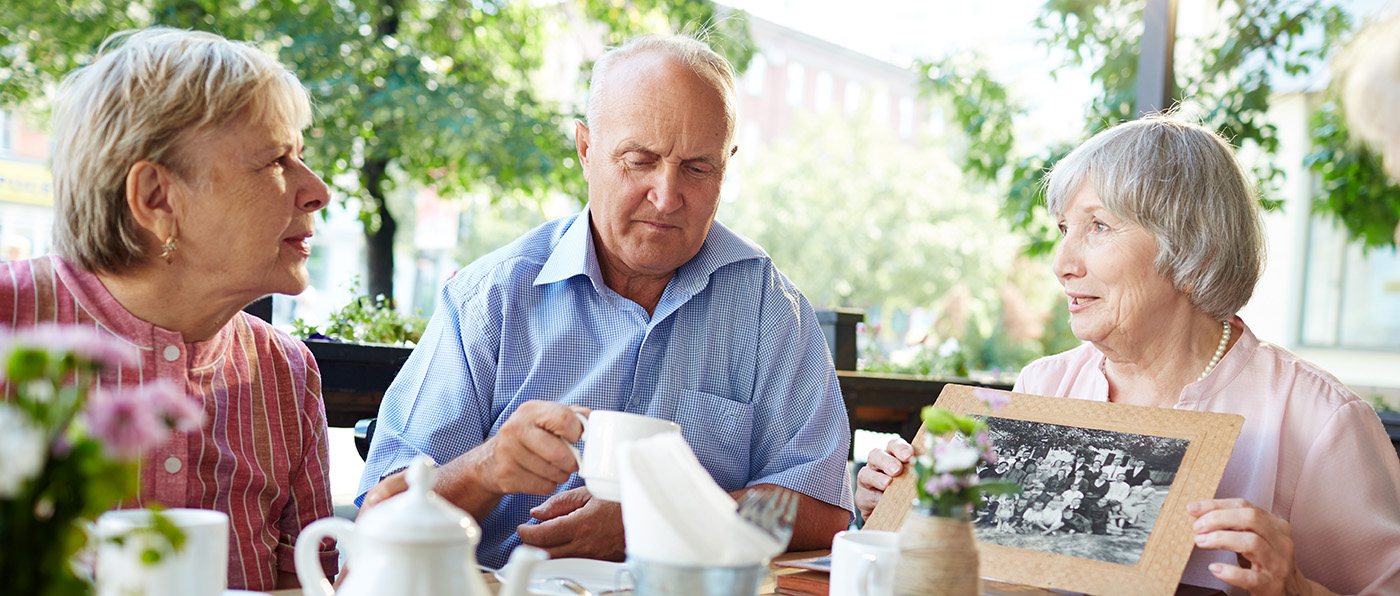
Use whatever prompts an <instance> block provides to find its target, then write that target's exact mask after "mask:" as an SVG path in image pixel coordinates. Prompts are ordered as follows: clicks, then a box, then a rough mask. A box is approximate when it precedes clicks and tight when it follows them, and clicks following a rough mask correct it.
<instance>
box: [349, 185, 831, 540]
mask: <svg viewBox="0 0 1400 596" xmlns="http://www.w3.org/2000/svg"><path fill="white" fill-rule="evenodd" d="M588 213H589V212H588V210H587V209H584V210H583V211H582V212H581V213H580V214H578V215H574V216H570V217H565V218H562V219H559V220H555V221H552V222H549V223H546V224H544V225H542V226H540V227H539V228H536V229H535V230H533V231H531V232H529V233H527V234H526V235H524V236H522V237H521V238H519V239H517V240H516V241H515V242H512V243H511V244H509V245H507V246H505V247H503V248H501V249H499V250H497V251H495V252H493V253H491V254H489V255H487V256H485V257H482V258H481V259H479V260H477V261H476V262H474V263H472V264H471V265H468V266H467V267H465V268H463V269H462V270H461V271H459V272H458V273H457V274H456V275H455V276H454V277H453V278H452V279H451V280H449V281H448V282H447V284H446V285H445V286H444V287H443V289H442V294H441V296H440V298H439V303H438V306H437V310H436V312H435V313H433V317H432V320H431V321H430V322H429V323H428V328H427V331H426V332H425V333H424V334H423V339H422V342H420V343H419V344H418V347H417V349H415V350H414V351H413V355H412V356H411V357H409V359H408V362H407V363H406V364H405V365H404V367H403V370H402V371H400V372H399V375H398V377H397V378H395V379H394V382H393V384H392V385H390V387H389V390H388V391H387V392H386V393H385V394H384V401H383V403H382V404H381V405H380V409H379V422H378V427H377V428H376V430H375V434H374V444H373V446H372V447H371V448H370V452H369V458H368V461H366V462H365V472H364V477H363V478H361V479H360V489H359V496H358V497H356V501H355V502H356V503H360V502H361V501H363V499H364V494H365V492H366V491H368V490H369V489H370V488H371V487H372V486H373V485H374V484H375V483H376V482H378V481H379V479H380V478H382V477H383V476H385V475H387V474H389V473H392V472H394V471H396V470H399V469H402V468H404V467H405V466H407V465H408V463H409V461H410V460H412V459H413V457H414V456H416V455H417V454H419V453H426V454H428V455H431V456H432V457H433V459H434V460H436V461H438V462H447V461H450V460H452V459H453V458H456V457H457V456H459V455H462V454H463V453H465V452H466V451H468V450H470V449H472V448H474V447H476V446H477V445H480V444H481V443H482V442H483V441H485V440H486V439H487V438H489V437H491V436H493V435H495V434H496V433H497V432H498V431H499V430H500V428H501V425H502V424H504V423H505V421H506V419H507V418H508V417H509V416H510V415H511V413H512V412H515V410H516V408H518V407H520V405H521V404H522V403H524V402H525V401H526V400H531V399H548V400H556V401H559V402H562V403H566V404H578V405H582V406H587V407H589V408H593V409H598V410H620V411H627V412H635V413H638V414H645V415H647V416H653V417H657V418H665V419H667V420H672V421H675V422H676V423H677V424H679V425H680V426H681V432H682V433H683V435H684V436H685V439H686V441H687V442H689V443H690V446H691V448H692V449H694V451H695V455H696V456H697V457H699V459H700V462H701V463H702V464H703V465H704V466H705V469H707V470H709V472H710V474H711V475H713V476H714V479H715V481H716V482H717V483H719V485H720V486H721V487H722V488H724V490H726V491H734V490H739V489H741V488H744V487H748V486H752V485H755V484H764V483H766V484H776V485H780V486H784V487H787V488H790V489H793V490H797V491H800V492H802V493H805V494H807V495H809V496H812V497H814V498H817V499H820V500H822V501H825V502H827V503H831V504H834V505H838V506H840V507H844V508H845V509H847V510H848V511H849V510H852V500H851V486H850V483H849V482H848V480H847V476H846V459H847V454H848V451H849V449H850V428H849V425H848V423H847V419H846V411H845V407H844V405H843V402H842V399H841V390H840V386H839V385H838V384H837V380H836V372H835V370H834V369H833V367H832V364H831V355H830V353H829V352H828V351H827V347H826V342H825V340H824V339H823V336H822V332H821V329H820V327H819V325H818V324H817V319H816V316H815V314H814V313H813V311H812V306H811V305H810V304H808V302H807V300H806V298H804V297H803V296H802V294H801V293H799V292H798V290H797V288H796V287H795V286H794V285H793V284H792V282H790V281H788V279H787V278H786V277H784V276H783V274H782V273H780V272H778V270H777V269H776V268H775V267H774V266H773V262H772V260H770V259H769V258H768V255H767V254H766V253H764V252H763V250H762V249H761V248H759V247H758V246H757V245H755V244H753V243H752V242H751V241H749V240H748V239H746V238H744V237H742V236H740V235H738V234H736V233H734V232H732V231H730V230H729V229H728V228H726V227H724V226H723V225H722V224H720V223H719V222H715V223H714V224H713V225H712V226H711V228H710V231H709V235H708V236H707V237H706V239H705V244H704V246H703V247H702V248H701V249H700V252H699V254H697V255H696V256H695V257H694V258H693V259H691V260H690V261H689V262H687V263H686V264H685V265H682V266H681V267H680V268H679V269H677V270H676V274H675V275H674V276H673V277H672V278H671V281H670V283H669V284H667V286H666V289H665V291H664V293H663V294H662V296H661V301H660V303H659V304H657V307H656V310H655V314H654V315H653V316H648V315H647V312H646V310H645V309H643V308H642V307H641V306H639V305H638V304H636V303H634V302H632V301H630V300H627V299H624V298H622V297H621V296H619V295H618V294H617V293H615V292H613V291H612V290H611V289H609V288H608V287H607V286H606V285H604V283H603V275H602V272H601V271H600V269H599V268H598V259H597V253H596V252H595V249H594V246H593V239H592V234H590V233H589V217H588ZM582 485H583V481H582V480H581V479H580V478H579V477H578V475H577V474H575V475H573V476H572V477H570V478H569V480H568V482H565V483H564V484H562V485H560V486H559V488H558V489H557V490H556V494H557V493H558V492H562V491H565V490H569V489H572V488H576V487H578V486H582ZM546 498H547V497H544V496H536V495H526V494H515V495H508V496H506V497H505V498H503V499H501V502H500V503H499V504H498V505H497V506H496V508H495V509H494V510H492V511H491V513H490V514H489V515H487V516H486V518H485V519H482V520H480V523H481V527H482V530H483V532H482V533H483V538H482V541H481V544H480V546H479V547H478V550H477V557H478V560H479V561H480V562H481V563H482V564H484V565H489V566H492V567H500V566H501V565H503V564H505V561H506V559H507V557H508V556H509V554H510V551H511V550H512V549H514V548H515V546H516V545H518V544H519V543H520V536H519V535H518V534H516V527H517V526H519V525H520V524H523V523H534V522H533V521H532V519H531V517H530V513H529V512H530V509H531V508H532V507H535V506H536V505H539V504H540V503H542V502H544V500H545V499H546Z"/></svg>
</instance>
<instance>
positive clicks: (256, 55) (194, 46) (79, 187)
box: [53, 27, 311, 273]
mask: <svg viewBox="0 0 1400 596" xmlns="http://www.w3.org/2000/svg"><path fill="white" fill-rule="evenodd" d="M235 118H237V119H239V120H248V121H255V122H256V121H266V122H274V123H285V124H288V125H291V126H295V127H297V130H301V129H304V128H306V127H307V126H309V125H310V123H311V99H310V96H309V94H308V92H307V90H306V88H305V87H304V86H302V84H301V82H300V81H298V80H297V78H296V75H294V74H292V73H291V72H290V71H288V70H287V69H286V68H285V67H283V66H282V65H281V64H279V63H278V62H277V61H276V60H274V59H272V58H271V57H270V56H268V55H267V54H265V53H263V52H262V51H260V50H258V49H256V48H254V47H252V46H250V45H248V44H245V43H240V42H234V41H229V40H227V39H224V38H223V37H220V36H218V35H214V34H211V33H204V32H198V31H185V30H181V29H171V28H166V27H154V28H150V29H141V30H131V31H121V32H118V33H115V34H113V35H112V36H110V37H108V38H107V40H106V41H104V42H103V43H102V46H101V47H100V48H99V49H98V54H97V56H96V57H95V58H94V59H93V61H92V63H91V64H89V65H87V66H84V67H82V68H79V69H77V70H75V71H73V72H72V73H70V74H69V75H68V76H67V77H66V78H65V79H64V80H63V83H62V85H61V86H60V88H59V100H58V102H57V104H56V106H55V109H54V138H55V143H54V154H53V178H54V200H55V211H56V217H55V220H54V229H53V241H54V248H55V251H56V252H57V253H58V254H60V255H62V256H63V257H64V258H66V259H68V260H69V262H71V263H73V264H74V265H76V266H78V267H81V268H83V269H86V270H88V271H105V272H111V273H120V272H122V271H123V270H126V269H128V268H130V267H131V266H133V265H135V264H137V263H139V262H141V261H142V260H144V258H145V256H146V255H144V254H143V250H146V249H143V247H142V244H141V233H142V230H141V228H140V226H139V225H137V223H136V221H135V219H134V218H133V217H132V215H131V211H130V209H129V208H128V207H127V204H126V175H127V172H128V171H129V170H130V169H131V166H132V165H133V164H135V163H136V162H137V161H142V160H148V161H151V162H154V163H157V164H160V165H162V166H164V167H166V168H168V169H169V170H170V171H171V172H172V173H173V174H174V175H175V176H177V177H178V178H179V179H180V182H181V183H184V184H190V185H192V187H193V188H199V186H198V185H200V184H204V183H206V182H207V181H203V180H196V179H192V178H195V176H194V174H195V173H197V172H199V171H202V168H199V167H198V166H197V164H191V163H187V162H186V161H185V160H184V159H183V158H182V156H181V153H182V151H183V149H184V147H185V146H186V143H188V142H191V141H193V140H195V139H197V138H198V137H199V136H200V135H203V134H206V133H208V132H210V131H213V130H215V129H217V128H219V127H221V126H223V125H225V124H227V123H229V122H230V121H232V120H234V119H235ZM158 240H159V239H158Z"/></svg>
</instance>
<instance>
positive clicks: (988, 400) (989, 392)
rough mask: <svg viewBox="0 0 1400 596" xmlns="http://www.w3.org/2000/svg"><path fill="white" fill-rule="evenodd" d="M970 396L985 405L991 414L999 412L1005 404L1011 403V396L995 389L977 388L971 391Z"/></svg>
mask: <svg viewBox="0 0 1400 596" xmlns="http://www.w3.org/2000/svg"><path fill="white" fill-rule="evenodd" d="M972 396H973V397H976V398H977V399H979V400H981V401H982V403H984V404H987V407H988V408H991V410H992V412H993V413H996V412H1000V411H1001V409H1002V408H1004V407H1006V404H1008V403H1010V402H1011V394H1010V393H1006V392H1003V391H997V390H995V389H986V388H979V389H973V390H972Z"/></svg>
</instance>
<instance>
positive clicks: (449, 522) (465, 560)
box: [296, 455, 548, 596]
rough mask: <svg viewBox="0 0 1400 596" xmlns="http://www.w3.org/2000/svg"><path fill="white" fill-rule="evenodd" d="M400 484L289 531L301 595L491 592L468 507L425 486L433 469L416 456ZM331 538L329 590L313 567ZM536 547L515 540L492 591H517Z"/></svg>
mask: <svg viewBox="0 0 1400 596" xmlns="http://www.w3.org/2000/svg"><path fill="white" fill-rule="evenodd" d="M407 479H408V490H407V491H405V492H403V493H400V494H398V495H395V496H393V497H390V498H389V499H387V500H385V501H384V502H383V503H380V504H379V505H378V506H376V507H375V508H373V509H371V510H369V511H366V512H365V513H364V515H362V516H360V519H359V521H358V522H356V523H351V522H350V521H348V520H345V519H340V518H327V519H322V520H317V521H316V522H315V523H312V524H311V525H309V526H307V527H306V529H304V530H302V532H301V535H300V536H298V537H297V546H296V567H297V579H298V580H300V581H301V589H302V593H303V594H305V596H330V595H332V594H336V595H338V596H383V595H384V594H399V595H402V596H443V595H444V594H452V595H460V596H491V592H490V591H489V590H488V589H487V587H486V582H485V581H483V580H482V577H481V571H479V570H478V569H477V566H476V545H477V543H478V542H480V541H481V528H480V527H479V526H477V524H476V520H474V519H472V516H471V515H468V514H467V512H465V511H462V510H461V509H460V508H458V507H457V506H455V505H453V504H452V503H449V502H448V501H447V499H444V498H442V497H441V496H438V494H437V493H435V492H433V490H432V489H433V483H434V482H435V481H436V480H437V469H436V468H435V467H434V466H433V460H432V458H429V457H428V456H426V455H423V456H419V457H418V458H417V459H415V460H413V463H412V464H410V465H409V467H408V472H407ZM328 536H329V537H331V538H335V539H336V541H337V542H338V543H339V546H340V549H341V550H342V551H343V552H345V553H346V557H347V558H346V569H347V571H346V577H345V580H344V581H343V582H342V583H341V586H340V589H339V590H337V589H335V588H333V587H332V586H331V583H330V581H329V580H327V579H326V574H325V571H324V570H323V569H322V567H321V560H320V550H321V539H323V538H325V537H328ZM546 558H548V555H546V554H545V552H544V551H542V550H540V549H537V548H534V547H530V546H520V547H517V548H516V549H515V552H513V553H511V558H510V564H509V565H507V567H506V569H508V572H507V573H508V574H509V575H508V576H507V577H506V581H505V583H504V584H503V585H502V586H501V591H500V596H523V595H524V594H525V593H526V592H525V588H526V586H527V585H528V584H529V583H530V571H531V569H533V568H534V566H535V563H537V562H539V561H542V560H544V559H546Z"/></svg>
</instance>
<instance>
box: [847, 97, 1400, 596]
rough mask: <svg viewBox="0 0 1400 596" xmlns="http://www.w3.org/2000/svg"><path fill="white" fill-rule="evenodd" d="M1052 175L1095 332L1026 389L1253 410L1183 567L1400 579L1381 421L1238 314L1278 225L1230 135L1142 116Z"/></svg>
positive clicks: (878, 476)
mask: <svg viewBox="0 0 1400 596" xmlns="http://www.w3.org/2000/svg"><path fill="white" fill-rule="evenodd" d="M1045 186H1046V203H1047V206H1048V207H1049V211H1050V213H1051V214H1052V215H1054V216H1055V217H1056V218H1058V220H1059V227H1060V232H1061V234H1062V235H1063V236H1064V238H1063V240H1062V241H1061V243H1060V246H1059V248H1058V251H1057V253H1056V255H1055V261H1054V265H1053V267H1054V272H1055V276H1056V277H1057V278H1058V279H1059V281H1060V284H1061V285H1063V286H1064V291H1065V300H1066V301H1067V302H1068V305H1069V312H1070V327H1071V328H1072V329H1073V331H1074V335H1075V336H1076V337H1078V338H1079V339H1081V340H1084V342H1085V343H1084V345H1082V346H1080V347H1078V348H1075V349H1073V350H1070V351H1068V352H1064V353H1062V354H1057V355H1054V356H1049V357H1046V358H1042V359H1040V360H1037V361H1035V362H1033V363H1031V364H1030V365H1029V366H1027V367H1026V368H1025V370H1022V371H1021V377H1020V379H1018V380H1017V382H1016V390H1017V391H1020V392H1025V393H1032V394H1037V395H1052V396H1058V397H1066V398H1077V399H1091V400H1097V401H1108V402H1116V403H1127V404H1135V405H1139V406H1151V407H1159V408H1176V409H1183V410H1196V411H1207V412H1225V413H1231V414H1238V415H1241V416H1243V417H1244V426H1243V427H1242V428H1241V429H1240V434H1239V438H1238V439H1237V440H1236V442H1235V449H1234V452H1233V453H1232V454H1231V456H1230V461H1229V463H1228V464H1227V465H1226V468H1225V475H1224V478H1223V479H1222V480H1221V482H1220V486H1219V488H1218V489H1217V490H1216V498H1215V499H1210V500H1204V501H1197V502H1194V503H1190V504H1188V505H1187V513H1188V514H1189V515H1191V516H1192V517H1194V518H1195V519H1194V521H1193V525H1192V530H1193V531H1194V532H1196V539H1195V543H1196V546H1197V548H1198V550H1196V551H1195V552H1194V553H1193V554H1192V557H1191V560H1190V562H1189V563H1188V564H1187V567H1186V572H1185V575H1184V577H1183V578H1182V581H1183V582H1184V583H1187V584H1191V585H1197V586H1207V587H1213V588H1219V589H1232V588H1233V589H1234V591H1235V593H1239V592H1241V591H1248V592H1249V593H1251V594H1256V595H1265V594H1267V595H1274V594H1312V595H1317V596H1320V595H1323V594H1330V593H1342V594H1397V593H1400V460H1397V459H1396V458H1395V457H1394V451H1393V450H1392V448H1391V445H1390V440H1389V438H1388V437H1387V436H1386V434H1385V429H1384V427H1382V425H1381V422H1380V419H1379V418H1378V417H1377V416H1376V413H1375V411H1374V410H1372V409H1371V406H1370V405H1369V404H1367V403H1366V402H1365V401H1363V400H1361V398H1359V397H1357V395H1356V394H1355V393H1352V392H1351V391H1350V390H1349V389H1347V387H1346V386H1345V385H1343V384H1342V383H1341V382H1339V381H1338V380H1337V379H1336V378H1335V377H1333V376H1332V375H1330V374H1327V372H1326V371H1323V370H1322V369H1320V368H1318V367H1317V366H1315V365H1313V364H1312V363H1309V362H1307V361H1305V360H1303V359H1302V358H1299V357H1298V356H1296V355H1294V354H1292V353H1290V352H1289V351H1287V350H1285V349H1283V348H1281V347H1279V346H1276V345H1273V344H1270V343H1267V342H1265V341H1262V340H1260V339H1259V338H1258V337H1256V336H1255V335H1254V332H1253V331H1251V330H1250V328H1249V326H1247V325H1245V323H1244V320H1243V319H1241V318H1240V317H1239V316H1236V314H1235V313H1236V312H1237V311H1238V310H1239V309H1240V308H1241V307H1243V306H1244V304H1245V302H1247V301H1248V300H1249V298H1250V296H1251V294H1253V292H1254V286H1255V283H1256V282H1257V281H1258V279H1259V275H1260V273H1261V271H1262V269H1263V260H1264V235H1263V224H1262V220H1261V216H1260V214H1259V208H1258V201H1257V199H1256V196H1255V194H1254V192H1253V190H1252V185H1251V184H1250V182H1249V180H1248V177H1247V176H1246V174H1245V173H1244V170H1243V169H1242V168H1241V167H1240V165H1239V164H1238V163H1237V162H1236V161H1235V157H1234V154H1233V151H1232V150H1231V148H1230V146H1229V144H1228V143H1226V141H1225V140H1224V139H1223V138H1221V137H1220V136H1219V135H1217V134H1215V133H1214V132H1213V131H1211V130H1209V129H1206V128H1204V127H1202V126H1199V125H1196V124H1190V123H1186V122H1182V121H1180V120H1177V119H1175V118H1172V117H1166V116H1159V117H1149V118H1145V119H1142V120H1136V121H1133V122H1127V123H1124V124H1119V125H1118V126H1115V127H1113V128H1111V129H1109V130H1106V131H1104V132H1102V133H1099V134H1098V135H1096V136H1094V137H1093V138H1092V139H1089V140H1088V141H1086V142H1085V143H1084V144H1083V145H1081V146H1080V147H1079V148H1077V149H1075V150H1074V151H1073V152H1071V153H1070V154H1069V155H1067V156H1065V158H1064V159H1062V160H1061V161H1060V162H1059V163H1058V164H1056V165H1055V168H1054V169H1053V170H1052V171H1051V172H1050V173H1049V174H1048V176H1047V180H1046V185H1045ZM909 452H910V450H909V446H908V443H904V442H902V441H898V440H896V441H892V442H891V443H890V445H889V446H888V448H887V449H886V450H879V449H877V450H875V451H874V452H872V453H871V454H870V458H869V462H870V463H869V465H867V466H866V467H865V468H864V469H862V470H861V471H860V473H859V478H858V482H857V484H858V488H857V493H856V505H857V506H858V507H860V508H861V511H862V513H865V512H868V511H869V510H870V508H873V506H874V504H875V503H876V502H877V501H878V500H879V497H880V493H881V492H882V491H883V490H884V488H885V487H886V486H888V483H889V480H890V477H891V476H893V475H897V474H899V473H901V472H902V470H903V467H904V466H903V463H904V462H905V461H908V457H909ZM1104 470H1105V474H1107V471H1108V470H1109V468H1108V467H1107V466H1105V467H1104ZM1091 486H1092V485H1091ZM1084 492H1085V495H1086V500H1085V504H1086V505H1087V504H1088V498H1089V497H1088V495H1089V493H1090V489H1085V491H1084ZM1119 494H1121V489H1120V493H1119Z"/></svg>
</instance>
